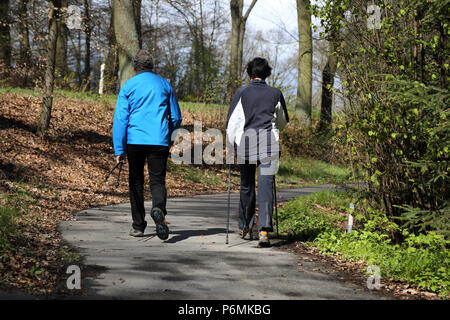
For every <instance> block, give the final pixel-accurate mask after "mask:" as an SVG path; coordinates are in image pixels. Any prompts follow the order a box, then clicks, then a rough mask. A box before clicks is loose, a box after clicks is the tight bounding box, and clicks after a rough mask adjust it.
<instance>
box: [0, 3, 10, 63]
mask: <svg viewBox="0 0 450 320" xmlns="http://www.w3.org/2000/svg"><path fill="white" fill-rule="evenodd" d="M9 22H10V21H9V0H0V63H4V64H6V65H7V66H10V65H11V33H10V28H9Z"/></svg>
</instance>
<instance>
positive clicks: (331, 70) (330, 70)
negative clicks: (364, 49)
mask: <svg viewBox="0 0 450 320" xmlns="http://www.w3.org/2000/svg"><path fill="white" fill-rule="evenodd" d="M333 52H334V45H333V43H332V42H331V41H330V43H329V49H328V59H327V64H326V65H325V67H324V68H323V71H322V102H321V106H320V122H319V129H318V130H319V131H323V132H325V131H328V129H329V128H330V125H331V120H332V110H333V100H332V98H333V86H334V76H335V74H336V67H337V57H336V56H335V55H334V54H333Z"/></svg>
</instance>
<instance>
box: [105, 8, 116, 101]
mask: <svg viewBox="0 0 450 320" xmlns="http://www.w3.org/2000/svg"><path fill="white" fill-rule="evenodd" d="M108 41H109V45H108V56H107V57H106V66H105V91H106V92H111V93H115V92H116V81H117V73H118V72H119V52H118V50H117V43H116V35H115V32H114V13H113V10H112V9H111V20H110V24H109V31H108Z"/></svg>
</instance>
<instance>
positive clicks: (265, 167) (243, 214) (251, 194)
mask: <svg viewBox="0 0 450 320" xmlns="http://www.w3.org/2000/svg"><path fill="white" fill-rule="evenodd" d="M272 165H273V163H272V162H268V163H260V162H258V164H241V165H239V167H240V173H241V189H240V197H239V229H241V230H242V229H246V228H249V229H252V228H253V225H254V217H255V205H256V192H255V187H256V181H255V173H256V168H258V208H259V213H258V230H259V231H261V230H262V231H269V232H271V231H273V224H272V215H273V181H274V173H275V172H274V170H272V169H271V166H272Z"/></svg>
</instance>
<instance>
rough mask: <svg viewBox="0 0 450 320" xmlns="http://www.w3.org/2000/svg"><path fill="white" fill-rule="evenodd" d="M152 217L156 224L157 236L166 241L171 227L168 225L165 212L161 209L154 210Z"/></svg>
mask: <svg viewBox="0 0 450 320" xmlns="http://www.w3.org/2000/svg"><path fill="white" fill-rule="evenodd" d="M150 215H151V216H152V218H153V221H155V224H156V235H157V236H158V238H160V239H161V240H166V239H167V238H168V237H169V227H168V226H167V224H166V219H165V217H164V212H162V210H161V209H159V208H153V209H152V213H151V214H150Z"/></svg>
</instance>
